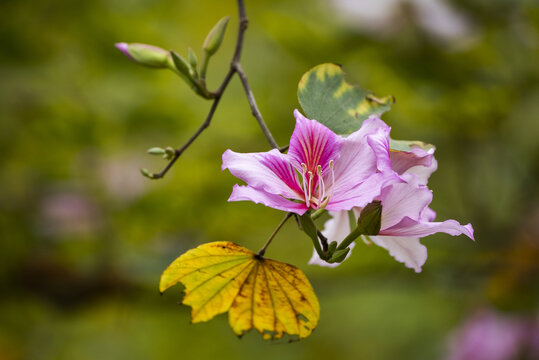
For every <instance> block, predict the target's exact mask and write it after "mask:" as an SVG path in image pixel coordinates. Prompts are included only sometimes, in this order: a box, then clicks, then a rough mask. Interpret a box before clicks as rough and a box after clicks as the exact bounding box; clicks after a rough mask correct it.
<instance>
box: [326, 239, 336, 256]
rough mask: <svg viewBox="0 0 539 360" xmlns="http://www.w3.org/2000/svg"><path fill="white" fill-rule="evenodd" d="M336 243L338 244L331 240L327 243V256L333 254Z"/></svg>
mask: <svg viewBox="0 0 539 360" xmlns="http://www.w3.org/2000/svg"><path fill="white" fill-rule="evenodd" d="M337 245H338V244H337V242H336V241H332V242H330V243H329V246H328V251H327V253H328V256H330V257H331V256H332V255H333V253H335V250H336V249H337Z"/></svg>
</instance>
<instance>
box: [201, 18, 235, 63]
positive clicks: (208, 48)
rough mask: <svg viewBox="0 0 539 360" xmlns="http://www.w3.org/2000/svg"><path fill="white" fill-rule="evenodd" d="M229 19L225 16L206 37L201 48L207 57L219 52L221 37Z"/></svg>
mask: <svg viewBox="0 0 539 360" xmlns="http://www.w3.org/2000/svg"><path fill="white" fill-rule="evenodd" d="M229 19H230V17H229V16H225V17H224V18H222V19H221V20H219V21H218V22H217V24H215V26H214V27H213V29H211V31H210V32H209V34H208V36H206V40H204V45H203V46H202V48H203V49H204V51H205V52H206V53H207V54H208V55H209V56H211V55H213V54H215V53H216V52H217V50H219V47H220V46H221V43H222V42H223V37H224V36H225V31H226V26H227V24H228V20H229Z"/></svg>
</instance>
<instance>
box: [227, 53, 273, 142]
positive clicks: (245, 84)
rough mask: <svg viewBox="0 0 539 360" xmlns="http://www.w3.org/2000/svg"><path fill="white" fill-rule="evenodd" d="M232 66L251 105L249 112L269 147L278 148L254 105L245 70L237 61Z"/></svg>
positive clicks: (254, 101)
mask: <svg viewBox="0 0 539 360" xmlns="http://www.w3.org/2000/svg"><path fill="white" fill-rule="evenodd" d="M234 67H235V69H236V72H237V73H238V75H239V77H240V79H241V83H242V85H243V89H244V90H245V95H246V96H247V100H248V101H249V106H250V107H251V113H252V114H253V116H254V117H255V119H256V121H258V125H259V126H260V128H261V129H262V132H263V133H264V136H266V139H268V142H269V143H270V145H271V147H273V148H274V149H278V148H279V145H278V144H277V142H276V141H275V139H274V138H273V136H272V135H271V131H270V130H269V129H268V127H267V125H266V122H265V121H264V118H263V117H262V114H261V113H260V110H259V109H258V106H257V105H256V100H255V97H254V95H253V92H252V91H251V87H250V86H249V82H248V81H247V75H245V72H244V71H243V68H242V67H241V64H240V63H239V62H236V63H234Z"/></svg>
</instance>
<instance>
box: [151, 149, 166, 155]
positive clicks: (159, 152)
mask: <svg viewBox="0 0 539 360" xmlns="http://www.w3.org/2000/svg"><path fill="white" fill-rule="evenodd" d="M147 153H148V154H150V155H163V154H164V153H165V149H162V148H160V147H153V148H151V149H148V151H147Z"/></svg>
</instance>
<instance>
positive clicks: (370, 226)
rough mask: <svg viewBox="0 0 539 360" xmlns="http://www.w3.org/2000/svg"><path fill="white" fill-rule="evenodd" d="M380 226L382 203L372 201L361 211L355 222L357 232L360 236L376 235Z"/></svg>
mask: <svg viewBox="0 0 539 360" xmlns="http://www.w3.org/2000/svg"><path fill="white" fill-rule="evenodd" d="M381 224H382V203H381V202H380V201H377V200H375V201H373V202H371V203H369V204H367V206H365V207H364V208H363V210H361V213H360V215H359V219H358V220H357V231H359V234H361V235H378V233H379V232H380V226H381Z"/></svg>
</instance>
